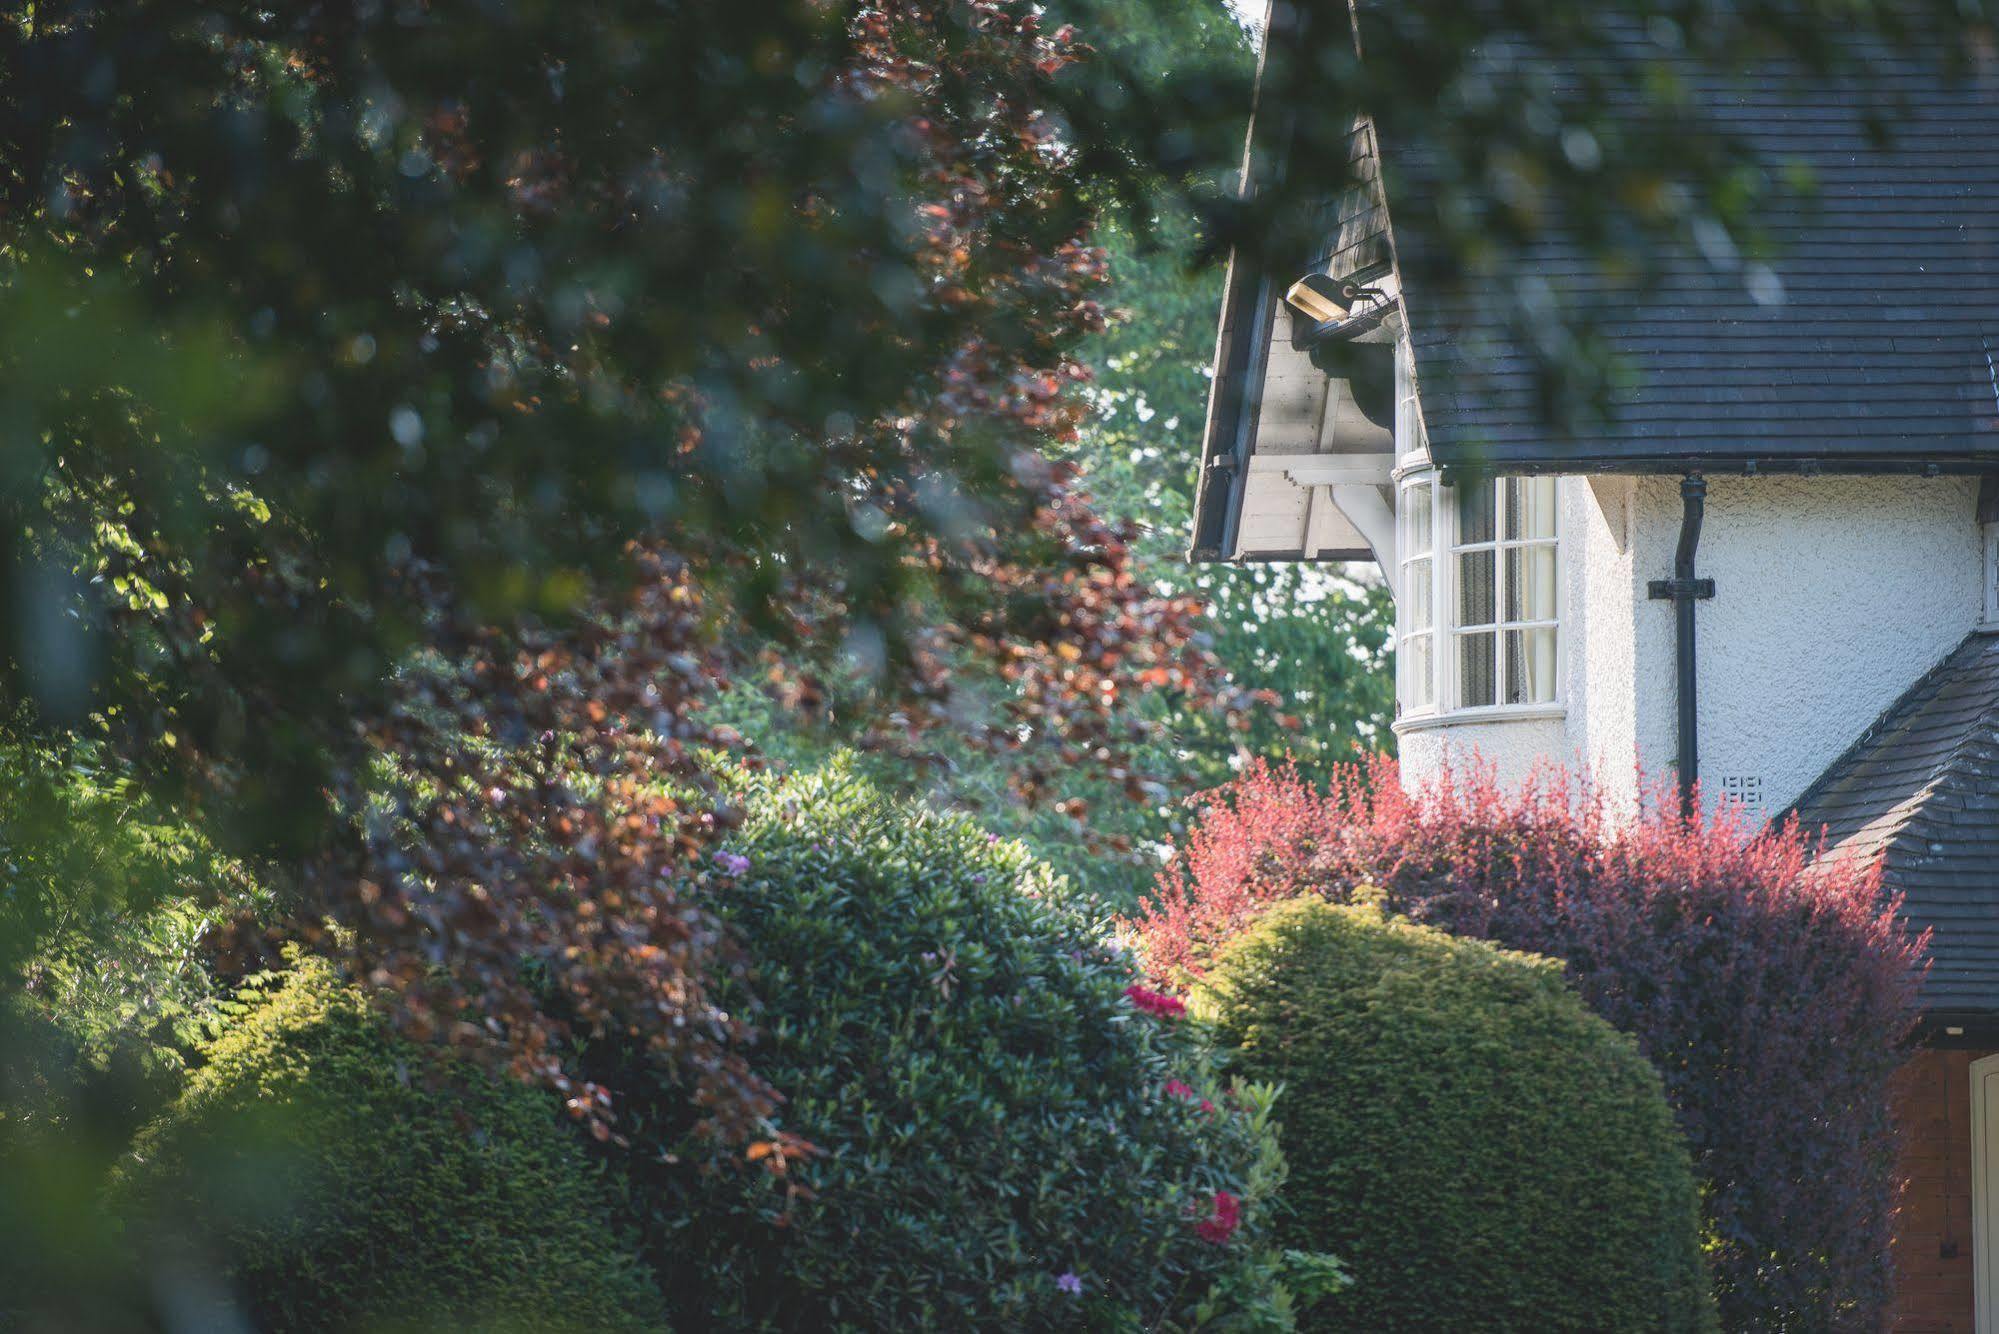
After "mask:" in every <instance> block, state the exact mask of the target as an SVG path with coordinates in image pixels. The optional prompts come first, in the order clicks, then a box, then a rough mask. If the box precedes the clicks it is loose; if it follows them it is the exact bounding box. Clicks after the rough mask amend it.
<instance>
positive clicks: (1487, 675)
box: [1458, 630, 1493, 709]
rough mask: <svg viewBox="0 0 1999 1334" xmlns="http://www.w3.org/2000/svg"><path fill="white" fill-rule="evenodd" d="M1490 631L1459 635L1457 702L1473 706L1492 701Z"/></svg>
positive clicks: (1470, 707) (1462, 706)
mask: <svg viewBox="0 0 1999 1334" xmlns="http://www.w3.org/2000/svg"><path fill="white" fill-rule="evenodd" d="M1492 648H1493V634H1492V631H1490V630H1485V631H1478V632H1474V633H1470V634H1462V635H1459V636H1458V705H1459V707H1461V708H1467V709H1475V708H1478V707H1480V706H1482V705H1486V704H1491V703H1492V702H1493V694H1492V687H1493V679H1492V677H1493V671H1492Z"/></svg>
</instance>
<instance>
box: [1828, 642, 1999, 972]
mask: <svg viewBox="0 0 1999 1334" xmlns="http://www.w3.org/2000/svg"><path fill="white" fill-rule="evenodd" d="M1793 811H1794V813H1795V814H1796V815H1797V817H1798V820H1799V823H1800V824H1802V825H1803V826H1804V828H1805V829H1806V830H1807V832H1814V831H1818V830H1821V829H1823V831H1824V834H1825V850H1824V852H1823V853H1822V854H1821V856H1822V859H1823V860H1825V861H1826V862H1829V863H1838V862H1851V861H1867V860H1871V859H1873V858H1876V857H1879V858H1881V859H1882V879H1883V882H1884V883H1885V885H1886V886H1887V887H1888V888H1889V889H1891V890H1894V891H1897V892H1899V893H1901V894H1902V895H1903V911H1904V914H1905V916H1906V917H1907V919H1908V921H1909V923H1910V924H1911V925H1912V926H1914V927H1916V928H1918V929H1920V928H1922V927H1925V926H1934V927H1935V928H1936V933H1935V935H1934V936H1933V937H1932V939H1931V942H1930V953H1931V964H1930V972H1929V976H1928V978H1927V980H1926V981H1925V983H1924V989H1923V1002H1924V1004H1925V1006H1927V1007H1928V1008H1930V1009H1935V1010H1952V1011H1994V1012H1999V634H1991V633H1982V632H1981V633H1976V634H1973V635H1971V636H1970V637H1969V638H1968V639H1966V640H1965V641H1964V643H1963V644H1961V645H1959V646H1958V647H1957V649H1955V650H1954V651H1953V652H1952V653H1951V654H1950V656H1949V657H1947V658H1945V659H1944V660H1943V661H1942V662H1941V663H1939V664H1937V666H1936V667H1935V668H1933V669H1931V671H1930V672H1929V673H1928V674H1927V675H1925V676H1924V677H1923V678H1922V680H1920V681H1918V682H1917V683H1916V684H1915V685H1914V686H1912V687H1910V688H1909V690H1908V692H1907V693H1906V694H1904V695H1903V696H1902V698H1901V699H1899V700H1897V701H1896V702H1895V704H1894V705H1892V706H1891V707H1890V708H1889V710H1888V711H1887V712H1886V713H1885V714H1883V715H1882V716H1881V717H1880V719H1879V720H1877V721H1876V722H1875V724H1874V725H1873V726H1872V727H1870V728H1869V729H1868V730H1867V732H1866V733H1865V734H1864V735H1863V736H1862V737H1861V738H1860V739H1859V740H1858V741H1856V742H1855V743H1854V744H1853V746H1852V747H1851V748H1849V749H1848V750H1847V752H1846V753H1845V754H1844V755H1842V756H1840V758H1839V759H1837V760H1835V761H1834V762H1833V764H1832V766H1831V767H1830V768H1828V769H1827V770H1826V771H1825V773H1824V774H1822V775H1820V777H1819V779H1818V781H1817V782H1815V783H1814V784H1813V785H1812V786H1811V788H1810V789H1808V790H1807V791H1806V792H1805V794H1804V795H1803V796H1802V797H1800V798H1799V799H1798V801H1797V804H1796V806H1795V807H1794V808H1793Z"/></svg>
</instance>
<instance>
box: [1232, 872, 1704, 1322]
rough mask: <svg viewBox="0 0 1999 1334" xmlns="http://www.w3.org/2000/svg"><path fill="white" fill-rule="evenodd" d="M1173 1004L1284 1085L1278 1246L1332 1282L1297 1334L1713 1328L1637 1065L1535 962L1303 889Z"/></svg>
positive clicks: (1669, 1162)
mask: <svg viewBox="0 0 1999 1334" xmlns="http://www.w3.org/2000/svg"><path fill="white" fill-rule="evenodd" d="M1196 1003H1197V1008H1198V1009H1200V1010H1201V1011H1203V1012H1205V1013H1211V1015H1212V1017H1213V1018H1214V1020H1215V1022H1216V1024H1217V1029H1218V1036H1219V1037H1220V1038H1221V1040H1222V1041H1223V1042H1224V1043H1225V1044H1226V1045H1227V1046H1229V1047H1231V1048H1233V1049H1234V1052H1235V1056H1234V1058H1233V1062H1234V1068H1236V1069H1238V1070H1240V1071H1242V1072H1243V1073H1245V1074H1247V1075H1248V1076H1249V1077H1251V1078H1255V1079H1260V1080H1273V1081H1281V1083H1282V1084H1283V1086H1284V1093H1283V1096H1282V1098H1281V1100H1280V1102H1279V1105H1278V1118H1279V1120H1280V1121H1281V1122H1282V1131H1281V1139H1282V1142H1283V1145H1284V1149H1285V1152H1286V1155H1287V1157H1288V1158H1289V1159H1290V1162H1291V1165H1292V1171H1291V1180H1290V1184H1289V1185H1288V1186H1287V1187H1286V1188H1285V1193H1284V1210H1283V1214H1284V1219H1283V1222H1282V1223H1281V1225H1280V1232H1281V1233H1282V1234H1283V1239H1284V1240H1285V1241H1286V1242H1287V1243H1288V1244H1291V1245H1309V1246H1311V1247H1314V1248H1323V1249H1326V1250H1330V1251H1334V1252H1336V1253H1338V1254H1339V1255H1340V1256H1341V1257H1342V1258H1343V1259H1344V1260H1346V1261H1347V1262H1348V1264H1349V1265H1350V1266H1351V1269H1352V1272H1353V1276H1354V1282H1353V1285H1352V1286H1351V1287H1350V1288H1348V1289H1346V1290H1344V1291H1343V1292H1341V1293H1338V1294H1335V1295H1333V1296H1331V1297H1328V1298H1326V1299H1325V1300H1323V1301H1321V1302H1320V1303H1318V1304H1317V1305H1316V1306H1315V1307H1314V1308H1313V1309H1312V1310H1311V1312H1310V1313H1309V1317H1308V1318H1307V1319H1305V1320H1303V1321H1301V1325H1302V1326H1304V1327H1309V1328H1319V1329H1328V1330H1362V1329H1364V1330H1370V1331H1393V1330H1423V1331H1428V1330H1440V1329H1481V1330H1523V1331H1525V1330H1532V1331H1537V1332H1538V1331H1568V1330H1574V1331H1622V1330H1704V1329H1710V1328H1712V1327H1713V1326H1714V1323H1715V1317H1714V1308H1713V1303H1712V1300H1711V1298H1710V1296H1709V1293H1708V1286H1707V1276H1706V1273H1705V1269H1704V1266H1703V1263H1702V1254H1701V1235H1700V1226H1699V1222H1698V1219H1697V1215H1696V1195H1695V1189H1694V1184H1693V1179H1692V1177H1691V1175H1690V1169H1689V1167H1688V1160H1687V1154H1686V1150H1685V1148H1684V1147H1683V1146H1682V1144H1681V1140H1680V1136H1679V1134H1678V1132H1677V1130H1676V1129H1675V1127H1674V1124H1673V1117H1672V1113H1671V1111H1670V1110H1669V1109H1668V1107H1667V1105H1666V1101H1665V1096H1664V1094H1663V1092H1662V1091H1661V1085H1660V1080H1659V1076H1658V1074H1657V1073H1656V1072H1655V1071H1654V1070H1653V1069H1652V1067H1651V1066H1650V1065H1649V1064H1647V1062H1646V1061H1645V1059H1644V1058H1643V1057H1642V1056H1640V1055H1639V1053H1638V1050H1637V1047H1636V1046H1635V1044H1633V1043H1632V1041H1631V1040H1630V1039H1629V1038H1627V1037H1625V1036H1624V1035H1623V1034H1620V1033H1618V1032H1617V1031H1616V1030H1614V1029H1612V1028H1611V1027H1610V1025H1608V1024H1606V1023H1605V1022H1604V1021H1603V1020H1601V1019H1599V1018H1597V1017H1596V1016H1595V1015H1593V1014H1591V1013H1590V1012H1589V1011H1588V1010H1587V1009H1586V1008H1585V1007H1584V1006H1583V1004H1582V1002H1581V1001H1580V1000H1578V999H1577V998H1576V997H1575V996H1574V995H1572V994H1571V993H1570V992H1569V991H1568V990H1567V988H1566V987H1565V986H1564V984H1563V980H1562V972H1561V966H1560V965H1559V964H1558V963H1556V962H1554V961H1553V960H1548V959H1542V958H1539V957H1536V956H1534V955H1528V954H1518V953H1513V952H1510V951H1507V950H1502V949H1499V948H1497V947H1496V946H1493V945H1490V944H1486V943H1484V942H1482V941H1474V940H1462V939H1458V938H1456V937H1452V936H1448V935H1445V934H1443V933H1442V932H1439V931H1436V930H1432V929H1429V928H1426V927H1419V926H1415V925H1412V924H1410V923H1408V922H1406V921H1401V920H1398V919H1393V918H1387V917H1384V916H1383V915H1382V914H1381V913H1380V912H1379V911H1378V910H1376V909H1373V908H1369V907H1348V906H1335V905H1330V904H1327V903H1325V902H1323V901H1321V900H1316V899H1305V900H1298V901H1294V902H1291V903H1286V904H1282V905H1280V906H1278V907H1275V908H1272V909H1270V910H1269V911H1268V912H1267V913H1265V914H1264V915H1263V916H1262V917H1261V918H1260V919H1258V920H1257V922H1256V923H1255V924H1254V925H1252V926H1251V927H1250V928H1249V929H1248V930H1247V931H1246V932H1245V933H1244V934H1243V935H1242V936H1240V937H1238V938H1237V939H1236V940H1235V941H1233V942H1232V943H1231V944H1229V945H1228V946H1226V947H1225V948H1224V949H1223V950H1222V951H1221V952H1220V953H1219V955H1218V956H1217V958H1216V960H1215V965H1214V967H1213V969H1212V970H1211V971H1210V972H1209V973H1208V975H1207V978H1206V981H1205V983H1204V986H1203V988H1202V989H1201V991H1200V992H1198V993H1197V997H1196Z"/></svg>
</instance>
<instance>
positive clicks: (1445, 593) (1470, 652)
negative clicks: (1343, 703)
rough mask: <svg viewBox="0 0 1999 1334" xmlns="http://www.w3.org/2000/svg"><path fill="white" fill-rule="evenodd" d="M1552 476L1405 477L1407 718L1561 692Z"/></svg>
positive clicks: (1402, 667) (1401, 627)
mask: <svg viewBox="0 0 1999 1334" xmlns="http://www.w3.org/2000/svg"><path fill="white" fill-rule="evenodd" d="M1555 497H1556V490H1555V479H1554V478H1552V477H1498V478H1474V479H1472V480H1470V481H1468V482H1466V483H1465V484H1463V485H1460V486H1456V487H1445V486H1442V485H1441V484H1439V482H1438V479H1437V476H1436V474H1435V473H1434V472H1433V471H1429V470H1422V471H1418V472H1414V473H1412V474H1410V475H1408V476H1406V477H1405V478H1404V479H1403V481H1402V483H1401V504H1400V506H1399V507H1398V509H1399V512H1400V515H1401V523H1402V533H1401V540H1400V546H1399V552H1400V561H1401V569H1400V571H1399V573H1400V576H1401V579H1400V592H1401V594H1402V596H1401V602H1400V606H1399V607H1398V609H1397V611H1398V616H1397V632H1398V633H1397V657H1398V661H1399V675H1400V685H1401V691H1400V693H1401V703H1402V711H1403V714H1404V716H1405V717H1412V718H1413V717H1421V716H1424V715H1436V714H1444V713H1450V712H1452V711H1456V710H1465V709H1479V710H1503V709H1507V708H1536V707H1539V708H1546V707H1548V706H1551V705H1553V704H1555V703H1556V701H1557V699H1558V689H1559V682H1558V674H1559V671H1558V662H1559V636H1560V608H1559V603H1560V592H1561V590H1560V585H1559V573H1558V568H1557V562H1558V560H1559V552H1560V541H1559V536H1558V533H1557V526H1556V513H1555Z"/></svg>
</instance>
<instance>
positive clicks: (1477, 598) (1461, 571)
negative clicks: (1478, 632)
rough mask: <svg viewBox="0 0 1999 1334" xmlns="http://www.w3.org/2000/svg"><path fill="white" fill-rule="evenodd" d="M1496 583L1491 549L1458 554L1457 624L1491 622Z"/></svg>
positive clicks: (1496, 588)
mask: <svg viewBox="0 0 1999 1334" xmlns="http://www.w3.org/2000/svg"><path fill="white" fill-rule="evenodd" d="M1497 594H1498V584H1497V577H1496V575H1495V573H1494V563H1493V555H1492V552H1491V551H1465V552H1460V553H1459V554H1458V624H1459V625H1491V624H1492V623H1493V621H1494V620H1495V619H1496V618H1495V617H1494V616H1493V614H1492V612H1493V608H1494V607H1495V606H1497V605H1498V603H1497V600H1496V599H1497Z"/></svg>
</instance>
